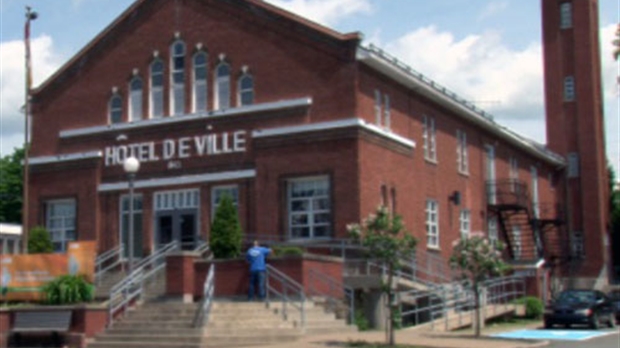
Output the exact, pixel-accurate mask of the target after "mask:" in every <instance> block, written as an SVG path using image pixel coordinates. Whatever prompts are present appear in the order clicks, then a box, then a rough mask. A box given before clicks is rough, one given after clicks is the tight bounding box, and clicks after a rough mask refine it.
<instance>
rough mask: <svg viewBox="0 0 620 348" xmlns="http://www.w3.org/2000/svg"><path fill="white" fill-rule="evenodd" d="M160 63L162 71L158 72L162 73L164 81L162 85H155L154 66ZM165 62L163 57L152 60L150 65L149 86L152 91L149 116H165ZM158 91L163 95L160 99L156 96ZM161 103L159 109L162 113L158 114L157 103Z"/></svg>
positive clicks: (150, 93)
mask: <svg viewBox="0 0 620 348" xmlns="http://www.w3.org/2000/svg"><path fill="white" fill-rule="evenodd" d="M156 63H159V64H161V66H162V69H161V72H159V73H158V74H161V80H162V83H161V85H160V86H155V85H154V79H153V66H154V65H155V64H156ZM164 66H165V65H164V62H163V61H161V59H155V60H154V61H153V62H151V65H150V66H149V87H150V91H149V117H150V118H161V117H163V116H164V74H165V69H164ZM156 93H159V95H160V96H161V98H160V100H157V98H155V95H156ZM156 102H157V103H158V104H159V109H160V110H161V111H160V114H156V113H155V103H156Z"/></svg>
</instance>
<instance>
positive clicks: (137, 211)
mask: <svg viewBox="0 0 620 348" xmlns="http://www.w3.org/2000/svg"><path fill="white" fill-rule="evenodd" d="M124 199H127V200H129V195H128V194H123V195H121V196H120V198H119V200H118V216H119V219H118V244H119V245H120V244H122V243H123V216H124V214H127V216H129V210H128V211H124V210H123V200H124ZM133 199H134V201H137V200H138V199H141V200H142V209H135V208H134V210H133V215H134V219H135V218H136V215H137V214H142V213H143V212H144V197H143V196H142V194H141V193H137V194H134V196H133ZM129 204H131V202H129ZM128 224H129V222H128ZM134 224H135V221H134ZM128 226H129V225H128ZM143 228H144V226H143ZM127 233H129V231H127ZM134 233H135V231H134ZM134 247H135V246H134ZM123 248H124V250H125V251H124V253H127V252H128V250H129V249H128V248H129V246H128V245H124V246H123ZM121 259H123V260H124V259H125V255H124V254H123V255H121Z"/></svg>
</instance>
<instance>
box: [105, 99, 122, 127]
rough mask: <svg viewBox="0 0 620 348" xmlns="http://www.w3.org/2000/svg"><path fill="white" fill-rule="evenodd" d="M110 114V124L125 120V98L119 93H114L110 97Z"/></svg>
mask: <svg viewBox="0 0 620 348" xmlns="http://www.w3.org/2000/svg"><path fill="white" fill-rule="evenodd" d="M108 116H109V119H110V124H114V123H121V122H123V99H122V98H121V96H120V95H119V94H118V93H114V95H112V97H111V98H110V102H109V104H108Z"/></svg>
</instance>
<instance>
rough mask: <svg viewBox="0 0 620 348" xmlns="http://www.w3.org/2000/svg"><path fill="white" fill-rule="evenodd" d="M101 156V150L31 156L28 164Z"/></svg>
mask: <svg viewBox="0 0 620 348" xmlns="http://www.w3.org/2000/svg"><path fill="white" fill-rule="evenodd" d="M101 157H103V151H89V152H80V153H69V154H61V155H57V156H41V157H32V158H30V159H29V161H28V163H29V164H30V165H34V166H36V165H40V164H52V163H60V162H68V161H79V160H84V159H93V158H101Z"/></svg>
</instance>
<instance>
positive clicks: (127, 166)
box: [123, 156, 140, 274]
mask: <svg viewBox="0 0 620 348" xmlns="http://www.w3.org/2000/svg"><path fill="white" fill-rule="evenodd" d="M123 169H124V170H125V173H127V178H128V180H129V231H128V232H129V235H128V236H127V239H128V242H127V244H128V245H127V248H128V249H129V250H128V252H129V253H128V258H129V260H128V263H129V267H128V270H129V274H131V272H132V271H133V204H134V202H133V182H134V179H135V178H136V173H138V170H139V169H140V161H138V159H137V158H135V157H133V156H130V157H127V158H126V159H125V161H124V162H123Z"/></svg>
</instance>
